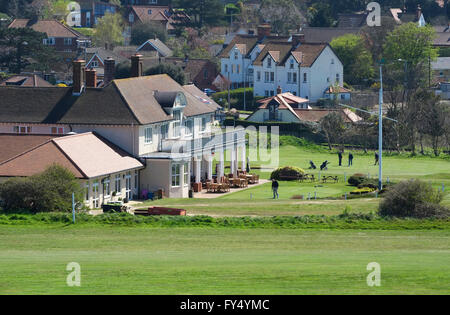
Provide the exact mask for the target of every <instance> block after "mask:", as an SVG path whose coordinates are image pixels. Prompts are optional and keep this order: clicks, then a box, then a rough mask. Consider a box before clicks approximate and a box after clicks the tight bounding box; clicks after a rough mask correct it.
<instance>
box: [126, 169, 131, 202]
mask: <svg viewBox="0 0 450 315" xmlns="http://www.w3.org/2000/svg"><path fill="white" fill-rule="evenodd" d="M125 183H126V186H125V195H126V198H127V199H128V200H131V199H132V194H131V173H130V172H128V173H127V175H126V176H125Z"/></svg>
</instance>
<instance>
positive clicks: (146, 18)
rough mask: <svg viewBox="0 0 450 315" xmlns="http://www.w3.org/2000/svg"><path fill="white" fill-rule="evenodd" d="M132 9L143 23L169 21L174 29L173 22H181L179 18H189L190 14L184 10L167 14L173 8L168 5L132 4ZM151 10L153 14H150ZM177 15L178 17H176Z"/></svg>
mask: <svg viewBox="0 0 450 315" xmlns="http://www.w3.org/2000/svg"><path fill="white" fill-rule="evenodd" d="M131 10H132V11H134V12H135V14H136V16H137V17H138V18H139V20H140V21H141V22H142V23H148V22H154V21H159V22H162V23H168V24H169V26H168V28H169V29H174V26H173V24H176V23H179V20H178V18H181V19H188V16H187V15H186V14H184V13H183V12H179V11H176V12H173V11H172V13H171V14H167V13H168V12H171V9H170V8H169V7H168V6H154V5H151V6H144V5H139V6H135V5H134V6H131ZM150 10H151V14H149V11H150ZM175 16H177V19H174V17H175Z"/></svg>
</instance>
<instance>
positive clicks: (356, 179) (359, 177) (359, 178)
mask: <svg viewBox="0 0 450 315" xmlns="http://www.w3.org/2000/svg"><path fill="white" fill-rule="evenodd" d="M365 179H366V175H364V174H358V173H357V174H353V175H352V176H350V177H349V178H348V184H349V185H350V186H355V187H358V185H360V184H362V183H363V182H364V180H365Z"/></svg>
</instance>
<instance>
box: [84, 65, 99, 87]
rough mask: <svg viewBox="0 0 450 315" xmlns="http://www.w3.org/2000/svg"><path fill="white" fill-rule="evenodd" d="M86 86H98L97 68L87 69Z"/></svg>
mask: <svg viewBox="0 0 450 315" xmlns="http://www.w3.org/2000/svg"><path fill="white" fill-rule="evenodd" d="M86 87H90V88H95V87H97V71H96V70H95V69H86Z"/></svg>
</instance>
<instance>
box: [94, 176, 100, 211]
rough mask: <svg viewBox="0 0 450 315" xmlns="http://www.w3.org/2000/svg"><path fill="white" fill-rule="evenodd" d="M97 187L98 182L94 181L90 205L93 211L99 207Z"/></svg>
mask: <svg viewBox="0 0 450 315" xmlns="http://www.w3.org/2000/svg"><path fill="white" fill-rule="evenodd" d="M98 187H99V183H98V180H96V181H95V182H94V183H93V184H92V203H93V206H94V209H98V208H99V206H100V205H99V198H98Z"/></svg>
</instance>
